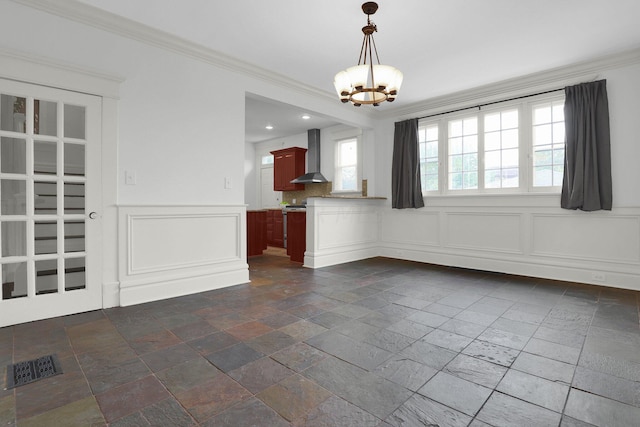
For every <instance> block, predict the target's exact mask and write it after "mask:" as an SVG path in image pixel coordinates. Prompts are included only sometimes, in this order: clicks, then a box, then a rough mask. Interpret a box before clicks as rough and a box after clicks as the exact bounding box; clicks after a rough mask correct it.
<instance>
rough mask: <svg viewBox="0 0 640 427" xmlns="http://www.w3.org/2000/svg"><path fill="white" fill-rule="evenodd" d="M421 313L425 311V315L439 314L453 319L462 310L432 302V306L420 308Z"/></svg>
mask: <svg viewBox="0 0 640 427" xmlns="http://www.w3.org/2000/svg"><path fill="white" fill-rule="evenodd" d="M422 311H426V312H427V313H433V314H439V315H441V316H446V317H454V316H457V315H458V314H460V313H461V312H462V309H461V308H456V307H452V306H449V305H443V304H440V303H437V302H434V303H433V304H429V305H428V306H426V307H424V308H422Z"/></svg>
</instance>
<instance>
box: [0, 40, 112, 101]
mask: <svg viewBox="0 0 640 427" xmlns="http://www.w3.org/2000/svg"><path fill="white" fill-rule="evenodd" d="M0 59H2V67H0V77H2V78H5V79H9V80H15V81H23V82H28V83H37V84H40V85H43V86H49V87H54V88H58V89H66V90H70V91H74V92H81V93H86V94H89V95H99V96H104V97H107V98H114V99H118V98H119V90H120V84H122V82H124V78H123V77H120V76H116V75H112V74H106V73H104V72H103V71H98V70H93V69H89V68H86V67H80V66H76V65H72V64H68V63H63V62H59V61H55V60H52V59H47V58H43V57H41V56H35V55H30V54H26V53H24V52H19V51H16V50H13V49H10V48H6V47H3V46H0Z"/></svg>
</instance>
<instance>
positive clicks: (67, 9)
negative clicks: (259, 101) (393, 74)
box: [12, 0, 335, 100]
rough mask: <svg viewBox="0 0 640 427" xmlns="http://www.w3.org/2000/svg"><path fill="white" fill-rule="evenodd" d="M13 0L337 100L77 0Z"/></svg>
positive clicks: (279, 84)
mask: <svg viewBox="0 0 640 427" xmlns="http://www.w3.org/2000/svg"><path fill="white" fill-rule="evenodd" d="M12 1H13V2H15V3H19V4H22V5H24V6H28V7H31V8H33V9H37V10H40V11H43V12H47V13H50V14H52V15H56V16H60V17H62V18H65V19H69V20H71V21H74V22H78V23H81V24H85V25H88V26H90V27H93V28H97V29H100V30H103V31H107V32H109V33H112V34H116V35H119V36H121V37H125V38H128V39H131V40H136V41H139V42H141V43H144V44H147V45H150V46H154V47H157V48H160V49H164V50H167V51H170V52H173V53H176V54H179V55H183V56H187V57H189V58H192V59H196V60H198V61H202V62H205V63H207V64H210V65H214V66H216V67H218V68H223V69H225V70H228V71H232V72H234V73H241V74H244V75H246V76H248V77H252V78H255V79H259V80H262V81H265V82H268V83H271V84H273V85H276V86H279V87H284V88H287V89H293V90H295V91H297V92H301V93H304V94H305V95H308V96H313V97H320V98H323V99H331V100H335V97H334V96H332V94H330V93H329V92H326V91H323V90H320V89H316V88H312V87H309V86H308V85H306V84H304V83H302V82H299V81H296V80H293V79H291V78H290V77H286V76H284V75H282V74H279V73H275V72H273V71H270V70H267V69H265V68H262V67H258V66H256V65H253V64H251V63H248V62H245V61H242V60H240V59H237V58H234V57H232V56H230V55H226V54H224V53H222V52H218V51H215V50H213V49H209V48H206V47H204V46H201V45H199V44H197V43H193V42H190V41H188V40H185V39H183V38H180V37H177V36H174V35H171V34H168V33H165V32H163V31H160V30H157V29H155V28H152V27H149V26H146V25H144V24H141V23H138V22H136V21H133V20H131V19H127V18H124V17H122V16H119V15H116V14H113V13H110V12H107V11H104V10H102V9H99V8H97V7H94V6H90V5H87V4H85V3H81V2H78V1H76V0H12Z"/></svg>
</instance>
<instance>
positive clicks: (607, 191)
mask: <svg viewBox="0 0 640 427" xmlns="http://www.w3.org/2000/svg"><path fill="white" fill-rule="evenodd" d="M606 83H607V81H606V80H599V81H596V82H591V83H583V84H579V85H575V86H568V87H566V88H565V102H564V123H565V129H566V140H565V160H564V180H563V182H562V198H561V203H560V206H562V207H563V208H564V209H580V210H583V211H597V210H600V209H604V210H611V200H612V191H611V142H610V137H609V103H608V101H607V84H606Z"/></svg>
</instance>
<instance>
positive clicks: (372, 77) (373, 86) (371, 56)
mask: <svg viewBox="0 0 640 427" xmlns="http://www.w3.org/2000/svg"><path fill="white" fill-rule="evenodd" d="M369 39H370V40H369V72H370V73H371V87H372V88H375V87H376V81H375V77H374V76H373V54H372V52H371V44H372V43H371V42H372V41H373V34H370V35H369ZM373 45H374V46H375V41H374V42H373ZM376 55H377V52H376Z"/></svg>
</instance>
